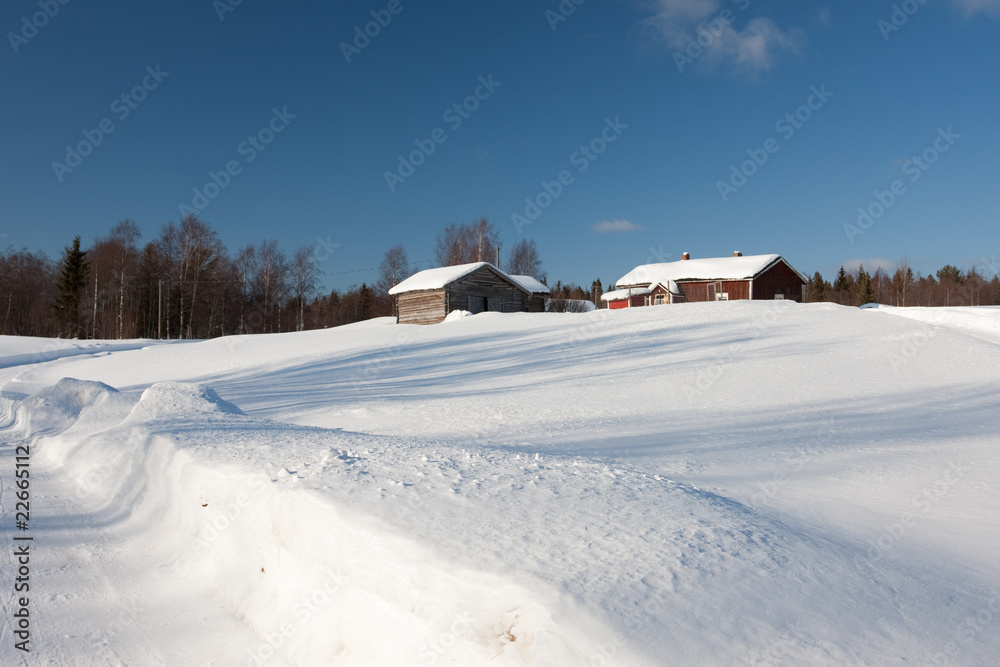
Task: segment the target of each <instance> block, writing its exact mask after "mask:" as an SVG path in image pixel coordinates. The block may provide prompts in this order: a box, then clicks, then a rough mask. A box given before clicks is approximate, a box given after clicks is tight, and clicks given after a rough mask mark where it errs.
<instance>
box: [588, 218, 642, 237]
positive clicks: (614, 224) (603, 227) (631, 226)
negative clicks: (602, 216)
mask: <svg viewBox="0 0 1000 667" xmlns="http://www.w3.org/2000/svg"><path fill="white" fill-rule="evenodd" d="M593 229H594V231H595V232H597V233H598V234H612V233H619V232H637V231H639V230H640V229H642V227H640V226H639V225H637V224H635V223H632V222H629V221H628V220H603V221H601V222H598V223H596V224H594V225H593Z"/></svg>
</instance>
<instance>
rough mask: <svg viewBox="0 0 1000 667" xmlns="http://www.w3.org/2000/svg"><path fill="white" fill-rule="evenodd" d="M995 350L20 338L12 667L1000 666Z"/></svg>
mask: <svg viewBox="0 0 1000 667" xmlns="http://www.w3.org/2000/svg"><path fill="white" fill-rule="evenodd" d="M998 323H1000V309H997V308H981V309H979V308H977V309H955V308H952V309H934V310H931V309H891V308H878V309H864V310H862V309H852V308H844V307H840V306H834V305H830V304H810V305H799V304H795V303H791V302H773V303H772V302H754V303H750V302H730V303H710V304H681V305H673V306H667V307H662V308H640V309H632V310H622V311H615V312H609V311H597V312H592V313H586V314H552V313H548V314H521V315H500V314H492V313H484V314H480V315H476V316H473V317H467V318H463V319H459V320H456V321H450V322H446V323H443V324H439V325H434V326H429V327H415V326H398V325H395V324H393V323H392V320H387V319H381V320H373V321H369V322H364V323H360V324H357V325H352V326H348V327H342V328H338V329H334V330H327V331H313V332H304V333H290V334H278V335H269V336H255V337H233V338H225V339H217V340H212V341H205V342H186V341H182V342H177V341H174V342H169V343H168V342H158V341H122V342H113V341H107V342H91V341H80V342H76V341H49V340H31V339H17V338H0V428H2V430H0V442H2V446H0V473H2V481H3V487H2V496H0V503H2V506H3V513H4V524H3V527H4V531H5V534H4V538H3V539H4V552H3V556H0V563H2V571H3V579H2V581H0V602H2V605H3V609H2V610H0V611H2V614H3V617H2V620H0V624H2V625H0V628H2V629H0V663H2V664H4V665H7V664H11V665H13V664H28V665H122V664H127V665H330V664H334V665H402V666H407V665H491V666H492V665H537V666H548V665H568V666H572V667H577V666H583V665H586V666H591V665H593V666H597V665H637V666H638V665H737V664H750V665H763V664H767V665H805V664H809V665H823V664H831V665H832V664H838V665H839V664H864V665H897V664H913V665H927V664H932V665H933V664H942V665H944V664H947V665H990V664H998V663H1000V521H998V517H1000V487H998V478H1000V460H998V458H1000V457H998V447H1000V324H998ZM25 445H27V446H29V447H30V451H31V460H30V466H31V467H30V470H31V478H30V479H31V486H30V494H31V500H30V503H31V519H30V528H29V529H28V530H27V531H19V530H17V528H16V526H15V504H16V497H15V493H16V490H17V489H16V488H15V453H16V447H17V446H25ZM24 535H30V536H32V537H33V538H34V539H33V541H32V542H31V546H30V550H31V561H30V594H29V596H30V604H29V607H28V608H29V609H30V648H31V653H30V654H28V655H27V656H26V655H25V654H23V653H22V652H20V651H18V650H16V649H15V648H14V646H15V643H16V642H17V641H19V638H18V637H17V636H16V635H15V631H16V630H17V629H18V619H17V618H15V617H14V614H15V612H16V611H17V610H18V608H19V606H20V605H19V602H18V600H17V598H18V597H19V596H20V595H23V593H21V594H15V593H14V590H15V573H16V572H17V570H18V564H17V562H16V561H17V558H16V556H15V555H14V554H15V546H14V545H15V544H21V543H20V542H15V541H14V538H15V537H18V536H24Z"/></svg>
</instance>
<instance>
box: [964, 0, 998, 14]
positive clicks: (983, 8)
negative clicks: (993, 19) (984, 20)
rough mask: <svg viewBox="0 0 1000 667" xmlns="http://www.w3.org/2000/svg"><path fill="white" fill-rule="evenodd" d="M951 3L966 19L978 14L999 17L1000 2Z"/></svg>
mask: <svg viewBox="0 0 1000 667" xmlns="http://www.w3.org/2000/svg"><path fill="white" fill-rule="evenodd" d="M952 2H953V3H954V4H955V6H956V7H958V8H959V9H960V10H961V11H962V13H963V14H965V15H966V16H967V17H968V16H973V15H974V14H978V13H979V12H983V13H984V14H990V15H991V16H1000V0H952Z"/></svg>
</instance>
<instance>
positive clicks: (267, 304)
mask: <svg viewBox="0 0 1000 667" xmlns="http://www.w3.org/2000/svg"><path fill="white" fill-rule="evenodd" d="M141 238H142V233H141V231H140V229H139V226H138V225H137V224H136V223H135V222H134V221H132V220H128V219H126V220H123V221H122V222H119V223H118V224H117V225H115V226H114V227H113V228H112V229H111V231H110V232H109V233H108V234H107V235H106V236H103V237H100V238H98V239H96V240H95V242H94V243H93V245H92V246H91V247H89V248H87V249H83V248H82V247H81V245H80V238H79V237H77V238H76V239H74V240H73V241H72V243H71V244H70V245H69V246H68V247H67V248H66V249H65V250H64V252H63V254H62V257H61V259H60V261H58V262H55V261H53V260H51V259H49V258H48V257H46V256H45V255H44V254H41V253H36V252H30V251H28V250H24V249H22V250H15V249H13V248H8V249H7V250H5V251H2V252H0V334H5V335H20V336H44V337H63V338H102V339H115V338H118V339H121V338H212V337H216V336H224V335H231V334H256V333H277V332H282V331H303V330H306V329H318V328H326V327H333V326H339V325H343V324H350V323H352V322H359V321H362V320H366V319H369V318H372V317H380V316H385V315H393V314H394V302H393V299H392V297H391V296H390V295H389V294H388V292H389V290H390V289H391V288H392V287H394V286H395V285H397V284H399V283H400V282H401V281H403V280H405V279H406V278H407V277H409V276H410V275H412V274H413V273H414V272H415V269H414V268H413V267H411V265H410V262H409V260H408V258H407V254H406V250H405V249H404V248H403V246H401V245H396V246H393V247H391V248H389V249H388V250H387V251H386V252H385V255H384V257H383V259H382V262H381V264H380V266H379V267H378V278H377V280H376V281H375V282H374V283H373V284H372V285H368V284H367V282H364V283H362V284H361V285H360V286H357V285H353V286H351V287H350V288H349V289H347V290H344V291H340V290H336V289H334V290H332V291H331V292H330V293H329V294H317V292H318V283H319V277H320V275H321V271H320V270H319V268H318V263H317V261H316V250H317V248H316V247H314V246H310V245H307V246H302V247H300V248H297V249H296V250H295V251H294V252H292V253H291V254H286V253H285V252H284V251H283V250H282V249H281V248H280V247H279V245H278V242H277V241H275V240H263V241H261V242H260V243H258V244H256V245H253V244H251V245H247V246H246V247H243V248H241V249H239V250H238V251H237V252H235V253H232V254H231V253H229V252H228V251H227V250H226V247H225V245H224V244H223V242H222V240H221V238H220V237H219V234H218V233H217V232H216V231H215V230H214V229H212V227H211V225H210V224H209V223H207V222H205V221H203V220H201V219H200V218H198V217H197V216H195V215H188V216H186V217H184V218H183V219H181V221H180V222H179V223H173V222H171V223H167V224H166V225H164V226H163V227H162V229H161V230H160V233H159V234H158V235H157V236H156V237H155V238H153V239H151V240H149V241H148V242H146V243H145V244H141V243H140V239H141ZM502 250H503V249H502V246H501V240H500V237H499V234H498V233H497V231H496V229H495V228H494V226H493V225H492V223H490V222H489V221H488V220H487V219H486V218H480V219H478V220H476V221H474V222H472V223H465V224H450V225H447V226H446V227H444V228H443V229H442V230H441V231H440V233H439V234H438V235H437V237H436V240H435V244H434V263H435V265H436V266H450V265H456V264H465V263H469V262H480V261H483V262H490V263H491V264H494V265H495V266H497V267H499V268H502V269H503V270H505V271H506V272H507V273H509V274H512V275H527V276H532V277H534V278H536V279H537V280H539V281H541V282H544V283H546V284H547V276H546V273H545V271H544V270H543V266H542V261H541V257H540V254H539V252H538V247H537V245H536V244H535V241H534V240H532V239H528V238H522V239H521V240H519V241H518V242H517V243H516V244H514V245H513V247H511V248H510V249H509V250H507V251H506V253H504V252H503V251H502ZM603 289H604V288H603V285H602V283H601V281H600V280H595V281H593V282H592V283H591V285H590V287H589V289H587V288H584V287H583V286H582V285H575V284H571V283H563V282H561V281H557V282H556V283H555V285H554V286H550V290H551V295H552V298H551V300H550V306H549V307H550V309H551V310H573V309H575V307H576V306H578V305H579V302H580V301H584V300H589V301H593V302H594V303H595V304H597V305H598V306H599V307H600V306H602V305H604V304H602V303H601V301H600V297H601V294H602V293H603ZM805 301H810V302H816V301H830V302H835V303H840V304H843V305H861V304H864V303H870V302H878V303H886V304H891V305H898V306H917V305H919V306H956V305H997V304H1000V279H998V278H997V276H996V275H994V276H992V279H988V278H986V277H984V276H983V274H981V273H978V272H977V271H976V269H974V268H973V269H969V270H967V271H961V270H959V269H958V268H956V267H954V266H951V265H948V266H945V267H943V268H941V269H940V270H938V271H937V272H936V273H935V274H933V275H927V276H916V275H914V272H913V270H912V269H911V268H910V266H909V263H908V261H906V260H903V261H902V262H900V263H899V265H898V266H897V267H896V268H895V270H894V271H893V272H892V273H891V274H890V273H889V272H886V271H883V270H882V269H877V270H876V271H875V272H874V273H869V272H868V271H866V270H865V269H864V267H863V266H861V267H859V268H858V269H857V270H855V271H847V270H845V269H844V268H843V267H841V269H840V271H839V272H838V275H837V276H836V278H835V279H834V281H833V282H832V283H831V282H828V281H826V280H824V278H823V276H822V275H821V274H820V273H819V272H818V271H817V272H816V273H815V274H814V275H813V276H812V277H811V278H810V279H809V281H808V284H807V285H806V291H805Z"/></svg>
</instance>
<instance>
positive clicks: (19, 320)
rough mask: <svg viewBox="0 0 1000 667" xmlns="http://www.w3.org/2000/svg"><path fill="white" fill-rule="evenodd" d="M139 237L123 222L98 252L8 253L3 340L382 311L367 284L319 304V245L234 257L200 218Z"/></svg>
mask: <svg viewBox="0 0 1000 667" xmlns="http://www.w3.org/2000/svg"><path fill="white" fill-rule="evenodd" d="M141 236H142V235H141V232H140V230H139V226H138V225H137V224H136V223H135V222H133V221H132V220H123V221H122V222H120V223H118V224H117V225H115V226H114V228H112V230H111V231H110V233H108V235H107V236H104V237H101V238H98V239H97V240H96V241H95V242H94V244H93V245H92V246H91V247H90V248H87V249H83V248H81V245H80V238H79V237H77V238H76V239H74V240H73V242H72V243H71V245H70V246H68V247H67V248H66V249H65V251H64V252H63V255H62V258H61V261H59V262H53V261H52V260H50V259H49V258H48V257H46V256H45V255H43V254H41V253H35V252H30V251H28V250H23V249H22V250H14V249H12V248H8V249H7V250H5V251H3V252H2V253H0V333H2V334H7V335H20V336H47V337H63V338H106V339H107V338H211V337H215V336H223V335H229V334H254V333H272V332H280V331H302V330H304V329H312V328H322V327H327V326H337V325H339V324H347V323H350V322H356V321H358V320H361V319H367V318H369V317H373V316H376V315H378V314H381V312H380V310H379V308H380V306H381V307H382V309H383V310H384V303H382V304H380V301H379V299H378V297H377V295H376V292H375V290H374V289H373V288H370V287H368V286H367V285H362V286H361V287H352V288H351V289H350V290H348V291H345V292H339V291H337V290H334V291H332V292H331V293H330V294H328V295H324V296H321V297H316V295H315V293H316V290H317V285H318V280H319V276H320V271H319V268H318V264H317V261H316V258H315V250H316V248H315V247H313V246H303V247H300V248H298V249H296V250H295V251H294V252H293V253H291V254H286V253H285V252H284V251H283V250H282V249H281V248H280V247H279V246H278V242H277V241H275V240H264V241H261V242H260V243H259V244H256V245H252V244H251V245H247V246H246V247H244V248H241V249H240V250H238V251H237V252H236V253H234V254H230V253H228V252H227V250H226V247H225V245H224V244H223V243H222V240H221V239H220V237H219V234H218V233H217V232H216V231H215V230H214V229H212V227H211V226H210V225H209V223H207V222H205V221H203V220H201V219H199V218H198V217H197V216H194V215H188V216H185V217H184V218H183V219H182V220H181V221H180V222H179V223H173V222H171V223H168V224H166V225H165V226H164V227H163V228H162V229H161V231H160V233H159V235H157V236H156V238H154V239H152V240H150V241H148V242H147V243H145V244H140V243H139V241H140V239H141ZM389 310H390V311H391V308H390V309H389Z"/></svg>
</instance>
